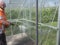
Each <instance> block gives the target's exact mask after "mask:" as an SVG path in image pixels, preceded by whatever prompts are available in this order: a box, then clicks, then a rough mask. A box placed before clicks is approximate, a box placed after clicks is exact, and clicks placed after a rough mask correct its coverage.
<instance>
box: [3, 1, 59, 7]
mask: <svg viewBox="0 0 60 45" xmlns="http://www.w3.org/2000/svg"><path fill="white" fill-rule="evenodd" d="M4 1H5V2H6V4H8V3H9V0H4ZM13 1H15V0H13ZM16 1H17V0H16ZM19 1H21V0H19ZM19 1H17V2H19ZM34 1H35V0H34ZM39 1H40V0H39ZM26 2H29V0H27V1H26ZM47 2H48V3H45V5H46V6H48V5H49V6H54V5H57V4H58V3H59V0H48V1H47Z"/></svg>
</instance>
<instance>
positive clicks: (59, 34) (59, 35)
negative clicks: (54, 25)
mask: <svg viewBox="0 0 60 45" xmlns="http://www.w3.org/2000/svg"><path fill="white" fill-rule="evenodd" d="M59 2H60V0H59ZM56 45H60V3H59V11H58V31H57V44H56Z"/></svg>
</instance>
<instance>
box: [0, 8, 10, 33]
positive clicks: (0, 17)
mask: <svg viewBox="0 0 60 45" xmlns="http://www.w3.org/2000/svg"><path fill="white" fill-rule="evenodd" d="M3 24H4V27H3V28H4V29H3V33H4V32H5V27H8V26H9V22H8V21H7V19H6V15H5V11H4V10H3V9H2V8H0V30H1V29H2V25H3Z"/></svg>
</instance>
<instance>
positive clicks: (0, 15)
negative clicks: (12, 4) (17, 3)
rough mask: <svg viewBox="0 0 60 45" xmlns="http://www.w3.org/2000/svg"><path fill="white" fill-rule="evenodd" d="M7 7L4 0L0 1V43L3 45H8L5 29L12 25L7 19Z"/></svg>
mask: <svg viewBox="0 0 60 45" xmlns="http://www.w3.org/2000/svg"><path fill="white" fill-rule="evenodd" d="M5 7H6V3H5V2H4V1H3V0H0V41H2V43H3V45H7V42H6V35H5V28H7V27H8V26H10V23H9V22H8V21H7V19H6V15H5Z"/></svg>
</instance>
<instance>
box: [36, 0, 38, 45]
mask: <svg viewBox="0 0 60 45" xmlns="http://www.w3.org/2000/svg"><path fill="white" fill-rule="evenodd" d="M36 45H38V0H36Z"/></svg>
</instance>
